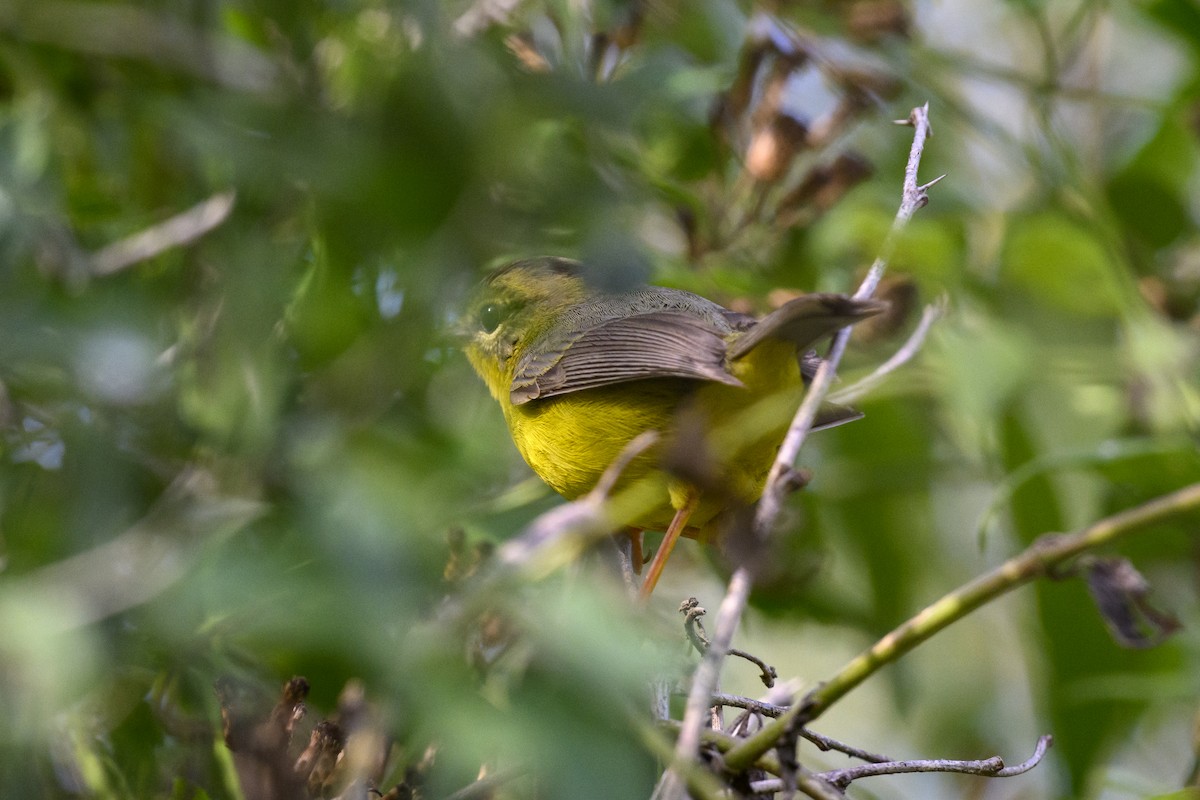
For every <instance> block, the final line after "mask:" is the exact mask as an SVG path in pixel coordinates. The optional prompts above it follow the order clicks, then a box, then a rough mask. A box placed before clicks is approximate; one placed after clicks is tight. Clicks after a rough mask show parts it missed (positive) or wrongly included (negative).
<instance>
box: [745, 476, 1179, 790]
mask: <svg viewBox="0 0 1200 800" xmlns="http://www.w3.org/2000/svg"><path fill="white" fill-rule="evenodd" d="M1197 509H1200V483H1194V484H1192V485H1190V486H1185V487H1184V488H1182V489H1179V490H1177V491H1175V492H1172V493H1171V494H1167V495H1163V496H1162V497H1158V498H1155V499H1154V500H1150V501H1149V502H1146V503H1143V504H1142V505H1140V506H1135V507H1133V508H1130V509H1126V510H1125V511H1122V512H1120V513H1118V514H1114V515H1112V516H1110V517H1105V518H1104V519H1102V520H1100V521H1098V522H1094V523H1092V524H1091V525H1089V526H1088V527H1086V528H1084V529H1083V530H1081V531H1079V532H1077V533H1072V534H1062V535H1056V536H1047V537H1042V538H1041V539H1038V540H1037V541H1036V542H1034V543H1033V544H1031V545H1030V546H1029V547H1028V548H1026V549H1025V550H1024V551H1023V552H1022V553H1020V554H1019V555H1017V556H1015V557H1013V558H1011V559H1009V560H1008V561H1006V562H1004V563H1003V564H1001V565H1000V566H998V567H996V568H995V569H994V570H992V571H991V572H988V573H986V574H984V575H981V576H979V577H978V578H975V579H974V580H972V581H970V582H969V583H967V584H965V585H963V586H961V587H959V588H958V589H955V590H954V591H952V592H950V593H949V594H947V595H946V596H944V597H942V598H941V599H940V600H937V601H936V602H934V603H933V604H932V605H930V606H928V607H926V608H925V609H924V610H923V611H921V612H920V613H918V614H917V615H916V616H915V617H913V618H912V619H910V620H908V621H907V622H905V623H903V624H902V625H900V627H898V628H896V629H895V630H893V631H892V632H891V633H889V634H888V635H886V636H884V637H883V638H882V639H880V640H879V641H878V642H876V643H875V644H874V645H873V646H871V647H870V648H869V649H867V650H865V651H864V652H862V653H860V654H859V655H858V656H856V657H855V658H853V659H852V660H851V661H850V662H849V663H848V664H846V665H845V666H844V667H842V669H841V670H840V671H838V673H837V674H836V675H834V676H833V678H831V679H830V680H829V681H827V682H826V683H823V684H821V685H820V686H818V687H817V688H816V689H814V690H813V691H811V692H809V693H808V695H807V696H806V697H805V698H804V700H803V701H802V702H800V703H797V704H796V705H794V706H791V707H789V708H788V710H787V711H786V712H784V713H783V714H781V715H780V716H779V717H778V718H776V719H774V720H771V721H770V722H769V723H767V724H766V725H764V726H763V727H762V729H761V730H760V731H759V732H758V733H755V734H754V735H753V736H751V737H748V738H747V739H745V740H744V741H743V742H742V743H741V744H740V745H738V747H737V748H736V749H735V750H733V751H731V752H729V753H727V754H726V756H725V764H726V766H727V767H728V768H729V769H731V770H735V771H736V770H742V769H745V768H746V767H748V766H749V765H751V764H753V763H754V761H755V760H756V759H757V758H758V757H759V756H760V755H762V754H763V753H765V752H767V751H768V750H770V749H771V748H772V747H774V746H775V743H776V742H777V740H778V739H779V737H780V736H782V735H784V734H785V733H786V732H787V731H788V730H790V728H791V726H793V725H805V724H807V723H809V722H811V721H812V720H814V719H816V718H817V717H819V716H820V715H821V714H823V713H824V712H825V711H826V710H827V709H828V708H829V707H830V706H831V705H833V704H834V703H835V702H837V701H838V700H839V699H841V698H842V697H844V696H845V695H846V694H847V693H848V692H850V691H851V690H852V689H854V688H855V687H856V686H858V685H859V684H860V683H862V682H863V681H864V680H866V679H867V678H868V677H870V676H871V675H872V674H874V673H875V672H876V671H878V670H879V669H880V668H881V667H883V666H884V665H885V664H890V663H891V662H893V661H895V660H896V659H898V658H899V657H900V656H902V655H904V654H905V653H907V652H908V651H910V650H912V649H913V648H914V647H916V646H917V645H919V644H920V643H921V642H924V641H925V640H926V639H928V638H929V637H931V636H933V635H934V634H935V633H937V632H939V631H941V630H942V629H943V628H946V627H948V626H949V625H950V624H951V623H954V622H957V621H958V620H960V619H962V618H963V617H965V616H966V615H967V614H969V613H971V612H972V611H974V610H975V609H977V608H979V607H980V606H982V605H984V604H986V603H989V602H991V601H992V600H995V599H996V598H997V597H999V596H1001V595H1003V594H1005V593H1007V592H1009V591H1012V590H1013V589H1015V588H1017V587H1018V586H1021V585H1022V584H1025V583H1028V582H1029V581H1031V580H1033V579H1034V578H1037V577H1039V576H1042V575H1045V574H1046V573H1047V572H1049V571H1050V570H1051V569H1052V568H1053V567H1056V566H1057V565H1059V564H1062V563H1063V562H1065V561H1067V560H1069V559H1071V558H1074V557H1075V556H1077V555H1079V554H1080V553H1082V552H1084V551H1086V550H1091V549H1094V548H1097V547H1101V546H1104V545H1107V544H1111V543H1112V542H1114V541H1116V540H1118V539H1120V538H1122V537H1124V536H1127V535H1129V534H1131V533H1134V532H1135V531H1138V530H1141V529H1143V528H1146V527H1147V526H1149V525H1153V524H1154V523H1157V522H1162V521H1164V520H1167V519H1170V518H1172V517H1175V516H1179V515H1180V514H1183V513H1186V512H1189V511H1194V510H1197Z"/></svg>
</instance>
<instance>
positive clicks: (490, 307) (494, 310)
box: [479, 303, 506, 333]
mask: <svg viewBox="0 0 1200 800" xmlns="http://www.w3.org/2000/svg"><path fill="white" fill-rule="evenodd" d="M505 311H506V309H505V308H504V306H501V305H497V304H495V303H488V304H487V305H486V306H484V307H483V308H481V309H479V327H481V328H483V332H484V333H491V332H492V331H494V330H496V328H499V327H500V323H501V322H503V321H504V317H505Z"/></svg>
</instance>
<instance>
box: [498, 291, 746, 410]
mask: <svg viewBox="0 0 1200 800" xmlns="http://www.w3.org/2000/svg"><path fill="white" fill-rule="evenodd" d="M725 348H726V342H725V338H724V335H723V333H722V331H720V330H718V329H717V328H716V327H714V326H713V324H712V323H711V322H709V321H707V320H704V319H702V318H698V317H696V316H695V315H693V314H688V313H681V312H675V311H654V312H650V313H645V314H636V315H633V316H626V317H621V318H618V319H611V320H605V321H602V322H600V323H599V324H597V325H594V326H592V327H588V328H584V329H581V330H570V331H566V332H561V331H553V330H552V331H550V332H549V333H548V334H547V335H546V336H543V337H542V339H541V340H540V341H539V342H536V343H534V344H533V345H531V346H530V347H529V348H528V350H527V352H526V355H525V356H523V357H522V358H521V360H520V361H519V362H518V363H517V368H516V371H515V373H514V375H513V381H512V387H511V390H510V393H509V395H510V399H511V400H512V402H513V404H514V405H520V404H522V403H527V402H529V401H530V400H535V399H538V398H543V397H554V396H556V395H562V394H569V393H571V392H578V391H582V390H584V389H596V388H599V387H601V386H609V385H611V384H614V383H625V382H627V381H636V380H644V379H647V378H690V379H693V380H702V381H717V382H720V383H727V384H730V385H733V386H740V385H741V382H740V381H738V379H737V378H735V377H733V376H732V375H730V374H729V372H728V371H726V368H725Z"/></svg>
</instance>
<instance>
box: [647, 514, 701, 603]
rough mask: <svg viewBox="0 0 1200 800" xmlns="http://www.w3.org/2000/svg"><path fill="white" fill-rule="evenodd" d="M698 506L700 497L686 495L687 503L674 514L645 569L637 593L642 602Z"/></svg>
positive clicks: (648, 595) (650, 591) (654, 583)
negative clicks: (639, 589) (640, 587)
mask: <svg viewBox="0 0 1200 800" xmlns="http://www.w3.org/2000/svg"><path fill="white" fill-rule="evenodd" d="M699 504H700V495H699V494H698V493H696V492H691V493H689V494H688V498H687V501H686V502H684V504H683V505H682V506H681V507H680V508H679V510H677V511H676V512H675V517H674V518H673V519H672V520H671V524H670V525H669V526H667V532H666V533H665V534H664V535H663V540H662V544H660V545H659V546H658V551H657V552H656V553H655V554H654V560H653V561H651V562H650V566H649V567H647V568H646V577H645V578H644V579H643V580H642V589H641V591H640V592H638V596H639V597H640V598H641V599H642V600H646V599H647V598H649V597H650V594H651V593H652V592H653V591H654V587H655V585H657V584H658V578H659V576H660V575H662V571H663V567H665V566H666V565H667V559H668V558H670V557H671V551H672V550H674V549H675V543H676V542H677V541H679V537H680V535H681V534H682V533H683V529H684V528H686V527H687V523H688V519H689V518H690V517H691V516H692V512H693V511H695V510H696V506H697V505H699Z"/></svg>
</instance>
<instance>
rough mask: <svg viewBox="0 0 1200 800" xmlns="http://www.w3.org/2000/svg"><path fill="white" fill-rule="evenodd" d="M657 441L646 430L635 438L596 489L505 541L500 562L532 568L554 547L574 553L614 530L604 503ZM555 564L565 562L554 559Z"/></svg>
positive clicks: (500, 554)
mask: <svg viewBox="0 0 1200 800" xmlns="http://www.w3.org/2000/svg"><path fill="white" fill-rule="evenodd" d="M656 441H658V433H656V432H655V431H645V432H644V433H641V434H639V435H638V436H636V437H634V439H633V441H631V442H630V443H629V444H627V445H625V449H624V450H622V451H621V455H620V456H618V457H617V459H616V460H615V461H613V463H612V464H609V466H608V468H607V469H606V470H605V471H604V474H603V475H601V476H600V480H599V482H597V483H596V486H595V488H594V489H592V490H591V491H590V492H588V493H587V494H586V495H584V496H583V497H581V498H579V499H578V500H575V501H573V502H571V503H567V504H566V505H561V506H555V507H554V508H552V509H550V510H549V511H547V512H546V513H544V514H542V515H541V516H539V517H538V518H537V519H535V520H534V521H533V522H531V523H530V524H529V527H528V528H526V529H525V531H524V532H523V533H522V534H521V535H520V536H518V537H517V538H515V539H511V540H509V541H507V542H505V543H504V545H503V546H502V547H501V548H500V549H499V550H498V551H497V552H496V557H497V563H500V564H504V565H506V566H509V567H516V566H523V565H529V564H531V563H532V562H533V561H535V560H538V559H543V558H545V557H547V556H548V555H549V554H551V553H552V552H553V551H554V550H555V548H565V549H567V550H570V552H571V553H573V552H574V550H575V548H573V547H571V544H572V542H574V544H575V545H577V546H581V545H582V544H584V543H586V541H588V540H590V539H591V538H592V537H593V536H594V535H595V534H596V533H597V532H604V533H607V532H609V531H611V530H612V529H613V525H612V523H611V522H610V521H609V520H608V518H607V514H606V513H605V500H607V499H608V494H609V493H610V492H611V491H612V487H613V486H614V484H615V483H616V481H617V478H618V477H620V475H621V473H622V472H623V471H624V470H625V468H626V467H628V466H629V462H631V461H633V459H635V458H637V457H638V456H639V455H641V454H642V453H644V452H645V451H646V450H647V449H648V448H649V447H651V446H652V445H653V444H654V443H655V442H656ZM573 534H574V535H573ZM554 563H555V564H559V563H562V561H561V560H559V559H554Z"/></svg>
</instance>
